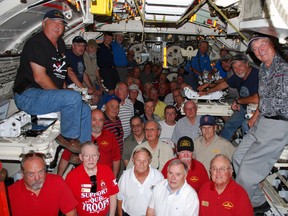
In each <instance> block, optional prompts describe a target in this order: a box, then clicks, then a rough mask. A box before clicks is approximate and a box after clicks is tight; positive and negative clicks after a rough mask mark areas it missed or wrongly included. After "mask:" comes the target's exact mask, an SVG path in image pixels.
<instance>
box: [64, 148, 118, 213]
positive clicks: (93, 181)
mask: <svg viewBox="0 0 288 216" xmlns="http://www.w3.org/2000/svg"><path fill="white" fill-rule="evenodd" d="M99 156H100V154H99V151H98V147H97V145H96V144H94V143H93V142H86V143H84V144H83V145H82V146H81V153H80V155H79V157H80V159H81V161H82V162H83V164H81V165H79V166H78V167H76V168H75V169H73V170H72V171H70V172H69V173H68V175H67V177H66V182H67V184H68V185H69V187H70V188H71V190H72V192H73V194H74V196H75V198H76V199H77V201H78V205H77V213H78V216H86V215H109V216H115V213H116V207H117V199H116V195H117V193H118V192H119V189H118V186H117V181H116V179H115V176H114V175H113V172H112V171H111V169H110V168H109V167H108V166H107V165H104V164H98V163H97V162H98V159H99Z"/></svg>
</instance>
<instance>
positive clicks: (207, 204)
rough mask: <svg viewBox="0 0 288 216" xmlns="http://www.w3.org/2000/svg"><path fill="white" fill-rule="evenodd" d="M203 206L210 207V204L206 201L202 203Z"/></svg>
mask: <svg viewBox="0 0 288 216" xmlns="http://www.w3.org/2000/svg"><path fill="white" fill-rule="evenodd" d="M201 205H202V206H207V207H208V206H209V202H208V201H204V200H202V202H201Z"/></svg>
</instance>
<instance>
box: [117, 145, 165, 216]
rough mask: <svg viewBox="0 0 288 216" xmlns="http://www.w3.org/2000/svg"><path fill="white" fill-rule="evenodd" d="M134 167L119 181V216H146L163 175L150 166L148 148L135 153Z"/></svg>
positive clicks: (150, 157)
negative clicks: (153, 193)
mask: <svg viewBox="0 0 288 216" xmlns="http://www.w3.org/2000/svg"><path fill="white" fill-rule="evenodd" d="M132 158H133V159H132V160H133V164H134V166H133V167H132V168H130V169H127V170H126V171H124V173H123V175H122V176H121V178H120V180H119V190H120V191H119V193H118V194H117V200H118V216H122V215H123V216H126V215H131V216H132V215H145V213H146V209H147V207H148V202H149V199H150V197H151V194H152V192H153V190H151V189H153V188H154V187H155V185H156V183H157V182H159V181H160V180H162V179H163V176H162V174H161V173H160V172H159V171H158V170H156V169H154V168H152V167H151V166H150V163H151V160H152V155H151V153H150V152H149V151H148V150H147V149H146V148H139V149H137V150H136V151H134V153H133V157H132Z"/></svg>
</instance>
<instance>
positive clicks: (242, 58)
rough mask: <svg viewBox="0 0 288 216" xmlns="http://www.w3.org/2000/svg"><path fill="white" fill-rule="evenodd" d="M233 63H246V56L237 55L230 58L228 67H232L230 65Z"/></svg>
mask: <svg viewBox="0 0 288 216" xmlns="http://www.w3.org/2000/svg"><path fill="white" fill-rule="evenodd" d="M234 61H245V62H247V61H248V58H247V56H246V55H244V54H237V55H235V56H233V57H232V60H231V63H230V65H232V63H233V62H234Z"/></svg>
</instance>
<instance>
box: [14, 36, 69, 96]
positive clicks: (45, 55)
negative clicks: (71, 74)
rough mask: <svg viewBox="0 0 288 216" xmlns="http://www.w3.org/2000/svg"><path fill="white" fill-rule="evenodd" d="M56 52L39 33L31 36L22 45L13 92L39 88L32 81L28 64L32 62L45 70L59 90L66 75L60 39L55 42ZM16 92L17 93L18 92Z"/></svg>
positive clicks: (62, 46)
mask: <svg viewBox="0 0 288 216" xmlns="http://www.w3.org/2000/svg"><path fill="white" fill-rule="evenodd" d="M57 45H58V50H56V48H55V47H54V46H53V44H52V43H51V42H50V40H49V39H48V38H47V37H46V36H45V35H44V33H43V32H42V31H41V32H40V33H37V34H36V35H34V36H32V37H31V38H30V39H28V40H27V42H26V43H25V45H24V48H23V51H22V54H21V59H20V66H19V68H18V71H17V75H16V79H15V84H14V90H16V89H21V90H24V89H27V88H32V87H33V88H41V87H40V86H39V85H38V84H37V83H36V82H35V80H34V77H33V72H32V69H31V66H30V62H34V63H36V64H38V65H41V66H42V67H44V68H46V73H47V75H48V76H49V77H50V79H51V80H52V82H54V84H55V85H56V86H57V87H58V88H59V89H62V88H63V83H64V81H65V78H66V75H67V63H66V61H65V58H66V57H65V54H64V53H65V43H64V41H63V39H62V38H59V40H58V41H57ZM16 92H19V90H18V91H17V90H16Z"/></svg>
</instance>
